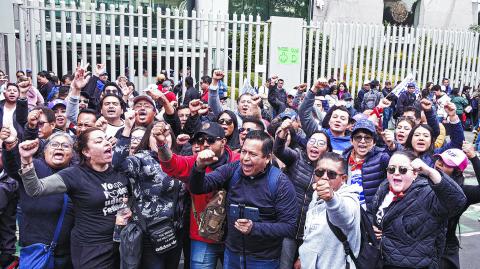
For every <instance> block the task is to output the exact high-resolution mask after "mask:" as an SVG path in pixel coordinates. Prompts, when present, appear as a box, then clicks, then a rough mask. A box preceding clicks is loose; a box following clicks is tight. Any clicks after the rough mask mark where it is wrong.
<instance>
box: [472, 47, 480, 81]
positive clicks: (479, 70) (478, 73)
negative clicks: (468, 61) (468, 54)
mask: <svg viewBox="0 0 480 269" xmlns="http://www.w3.org/2000/svg"><path fill="white" fill-rule="evenodd" d="M475 42H477V43H478V40H476V41H475ZM479 50H480V44H478V49H476V50H475V58H474V61H475V63H476V69H475V82H474V84H473V88H477V89H478V86H479V81H480V60H479V54H480V51H479Z"/></svg>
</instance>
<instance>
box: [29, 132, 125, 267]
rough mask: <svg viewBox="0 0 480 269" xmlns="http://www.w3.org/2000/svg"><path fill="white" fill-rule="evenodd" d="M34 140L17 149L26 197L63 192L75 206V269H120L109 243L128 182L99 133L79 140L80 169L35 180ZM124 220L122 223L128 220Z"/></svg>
mask: <svg viewBox="0 0 480 269" xmlns="http://www.w3.org/2000/svg"><path fill="white" fill-rule="evenodd" d="M38 144H39V143H38V140H27V141H24V142H22V143H21V144H20V145H19V151H20V156H21V170H20V171H19V174H20V176H21V177H22V181H23V185H24V186H25V191H26V193H27V194H28V195H29V196H32V197H38V196H44V195H50V194H56V193H64V192H66V193H67V194H68V196H69V197H70V199H71V200H72V202H73V212H74V217H75V224H74V227H73V229H72V232H71V240H70V248H71V253H72V254H71V255H72V263H73V267H74V268H105V269H107V268H118V266H119V255H118V245H116V244H115V243H114V242H113V237H112V235H113V229H114V225H115V216H116V213H117V210H118V209H119V208H121V207H122V206H123V202H124V198H125V197H127V196H128V189H127V184H128V179H127V178H126V177H125V176H124V175H123V174H122V173H120V172H116V171H114V170H113V168H112V166H111V163H112V145H111V144H110V142H109V141H108V138H107V136H106V134H105V133H104V132H103V131H102V130H101V129H99V128H95V127H94V128H89V129H87V130H86V131H85V132H83V133H82V134H80V136H79V137H78V139H77V145H76V150H77V154H78V156H79V158H80V164H79V165H75V166H72V167H68V168H66V169H63V170H62V171H59V172H57V173H55V174H53V175H50V176H47V177H44V178H40V179H39V178H38V177H37V174H36V172H35V167H34V164H33V163H32V156H33V154H34V153H35V152H36V151H37V149H38ZM129 217H130V216H129V215H127V216H125V218H129Z"/></svg>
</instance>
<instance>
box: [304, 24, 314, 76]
mask: <svg viewBox="0 0 480 269" xmlns="http://www.w3.org/2000/svg"><path fill="white" fill-rule="evenodd" d="M313 27H314V26H313V22H312V21H310V25H309V28H308V45H307V50H308V56H307V68H305V69H306V70H307V84H310V83H312V50H313Z"/></svg>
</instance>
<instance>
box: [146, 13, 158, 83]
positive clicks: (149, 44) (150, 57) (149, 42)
mask: <svg viewBox="0 0 480 269" xmlns="http://www.w3.org/2000/svg"><path fill="white" fill-rule="evenodd" d="M152 16H153V14H152V8H151V7H149V6H148V7H147V73H148V76H147V81H146V84H145V87H146V86H147V85H148V84H150V83H152V82H153V81H151V77H152V74H153V51H152V31H153V29H152ZM157 57H159V56H158V55H157ZM154 77H155V76H154Z"/></svg>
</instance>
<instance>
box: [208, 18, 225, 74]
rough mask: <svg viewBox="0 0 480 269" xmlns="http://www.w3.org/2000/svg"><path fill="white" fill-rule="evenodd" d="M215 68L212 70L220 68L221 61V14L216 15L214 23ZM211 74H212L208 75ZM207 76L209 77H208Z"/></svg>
mask: <svg viewBox="0 0 480 269" xmlns="http://www.w3.org/2000/svg"><path fill="white" fill-rule="evenodd" d="M215 28H216V29H215V38H216V40H215V66H214V68H220V63H221V60H222V57H221V56H222V39H221V37H222V14H220V12H218V13H217V18H216V23H215ZM210 74H212V73H210ZM210 74H209V75H210Z"/></svg>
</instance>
